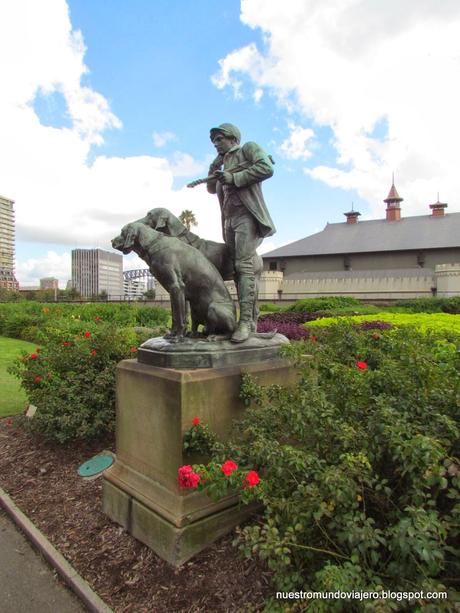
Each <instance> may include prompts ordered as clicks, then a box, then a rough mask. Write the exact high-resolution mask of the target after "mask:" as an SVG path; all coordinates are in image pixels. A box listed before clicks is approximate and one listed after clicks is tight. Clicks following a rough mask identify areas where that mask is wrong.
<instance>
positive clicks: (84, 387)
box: [10, 323, 136, 443]
mask: <svg viewBox="0 0 460 613" xmlns="http://www.w3.org/2000/svg"><path fill="white" fill-rule="evenodd" d="M64 334H65V336H63V333H62V332H61V333H60V334H59V333H58V332H57V331H55V333H54V334H53V335H52V336H51V337H50V338H49V339H48V340H45V341H44V342H43V343H42V345H41V347H40V351H39V352H34V353H32V354H29V355H24V356H23V357H22V358H20V359H18V360H17V361H16V362H15V364H14V365H13V366H12V367H11V369H10V372H12V373H13V374H15V375H16V376H18V377H19V379H20V380H21V384H22V386H23V387H24V388H25V390H26V392H27V395H28V398H29V400H30V402H31V403H32V404H33V405H35V406H36V407H37V412H36V413H35V416H34V418H33V419H32V420H31V428H32V430H33V431H34V432H36V433H38V434H40V435H42V436H44V437H45V438H46V439H49V440H55V441H57V442H60V443H64V442H66V441H68V440H73V439H91V438H95V437H99V436H101V435H103V434H105V433H107V432H110V431H112V430H113V428H114V421H115V369H116V365H117V364H118V362H119V361H120V360H122V359H124V358H131V357H132V353H131V349H132V348H133V345H135V343H136V335H135V334H134V332H133V331H130V330H129V329H126V328H117V327H114V326H113V325H111V324H104V323H99V324H98V328H97V330H96V331H95V332H93V333H90V332H89V331H87V330H86V331H85V332H81V333H79V334H74V335H72V336H69V335H67V333H64Z"/></svg>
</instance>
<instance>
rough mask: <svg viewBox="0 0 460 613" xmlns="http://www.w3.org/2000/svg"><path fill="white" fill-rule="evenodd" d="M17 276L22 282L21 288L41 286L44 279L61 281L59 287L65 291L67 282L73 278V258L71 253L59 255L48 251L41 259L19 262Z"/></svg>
mask: <svg viewBox="0 0 460 613" xmlns="http://www.w3.org/2000/svg"><path fill="white" fill-rule="evenodd" d="M16 276H17V277H18V278H19V279H20V280H21V286H26V285H37V286H38V285H39V282H40V279H43V278H44V277H55V278H57V279H59V287H60V288H61V289H65V286H66V282H67V281H68V279H70V277H71V256H70V253H69V252H66V253H62V254H58V253H56V252H55V251H48V252H47V254H46V256H44V257H41V258H29V259H28V260H25V261H23V262H19V263H18V265H17V267H16Z"/></svg>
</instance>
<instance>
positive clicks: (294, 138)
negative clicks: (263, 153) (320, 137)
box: [280, 122, 315, 160]
mask: <svg viewBox="0 0 460 613" xmlns="http://www.w3.org/2000/svg"><path fill="white" fill-rule="evenodd" d="M289 130H290V131H291V133H290V135H289V138H286V139H285V140H284V141H283V142H282V143H281V147H280V149H281V152H282V153H283V155H284V156H285V157H287V158H288V159H290V160H299V159H303V160H307V159H308V158H310V157H311V155H312V153H311V151H310V150H309V149H308V148H307V143H308V142H309V141H310V140H311V139H312V138H313V137H314V135H315V133H314V132H313V130H312V129H311V128H302V126H299V125H297V124H295V123H292V122H290V123H289Z"/></svg>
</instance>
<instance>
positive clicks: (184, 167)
mask: <svg viewBox="0 0 460 613" xmlns="http://www.w3.org/2000/svg"><path fill="white" fill-rule="evenodd" d="M211 161H212V160H209V161H207V162H199V161H198V160H195V159H194V158H193V157H192V156H191V155H190V154H188V153H184V152H183V151H175V152H174V154H173V156H172V162H171V170H172V172H173V174H174V176H176V177H194V176H198V175H202V174H203V173H204V174H205V175H206V174H207V172H206V171H207V169H208V166H209V164H210V162H211Z"/></svg>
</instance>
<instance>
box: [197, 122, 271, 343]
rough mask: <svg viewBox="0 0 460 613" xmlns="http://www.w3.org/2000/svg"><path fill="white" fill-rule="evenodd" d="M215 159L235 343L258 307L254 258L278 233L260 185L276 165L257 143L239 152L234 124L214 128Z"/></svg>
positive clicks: (211, 183) (213, 187)
mask: <svg viewBox="0 0 460 613" xmlns="http://www.w3.org/2000/svg"><path fill="white" fill-rule="evenodd" d="M210 138H211V142H212V144H213V145H214V147H215V148H216V151H217V157H216V159H215V160H214V161H213V162H212V164H211V166H210V167H209V176H210V177H211V178H208V180H207V182H206V183H207V187H208V192H210V193H211V194H216V193H217V197H218V199H219V204H220V208H221V212H222V230H223V238H224V241H225V243H226V245H227V246H228V248H229V251H230V253H231V256H232V259H233V264H234V268H235V280H236V284H237V288H238V300H239V303H240V319H239V322H238V327H237V329H236V330H235V332H234V333H233V336H232V338H231V340H232V342H234V343H242V342H243V341H245V340H247V339H248V337H249V335H250V333H251V332H252V331H254V332H255V330H254V329H253V328H254V324H253V313H254V309H255V307H256V305H255V301H256V294H255V278H254V256H255V254H256V249H257V247H258V246H259V245H260V244H261V243H262V240H263V239H264V238H265V237H266V236H271V235H272V234H274V233H275V231H276V230H275V226H274V224H273V221H272V219H271V217H270V214H269V212H268V210H267V207H266V204H265V201H264V198H263V195H262V189H261V185H260V184H261V182H262V181H264V180H265V179H269V178H270V177H271V176H272V175H273V161H272V159H271V158H270V157H269V156H268V155H267V154H266V153H265V151H263V149H262V148H261V147H259V145H257V144H256V143H254V142H248V143H245V144H244V145H243V146H240V141H241V133H240V131H239V130H238V128H237V127H236V126H234V125H232V124H231V123H223V124H221V125H220V126H217V128H211V131H210Z"/></svg>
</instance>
